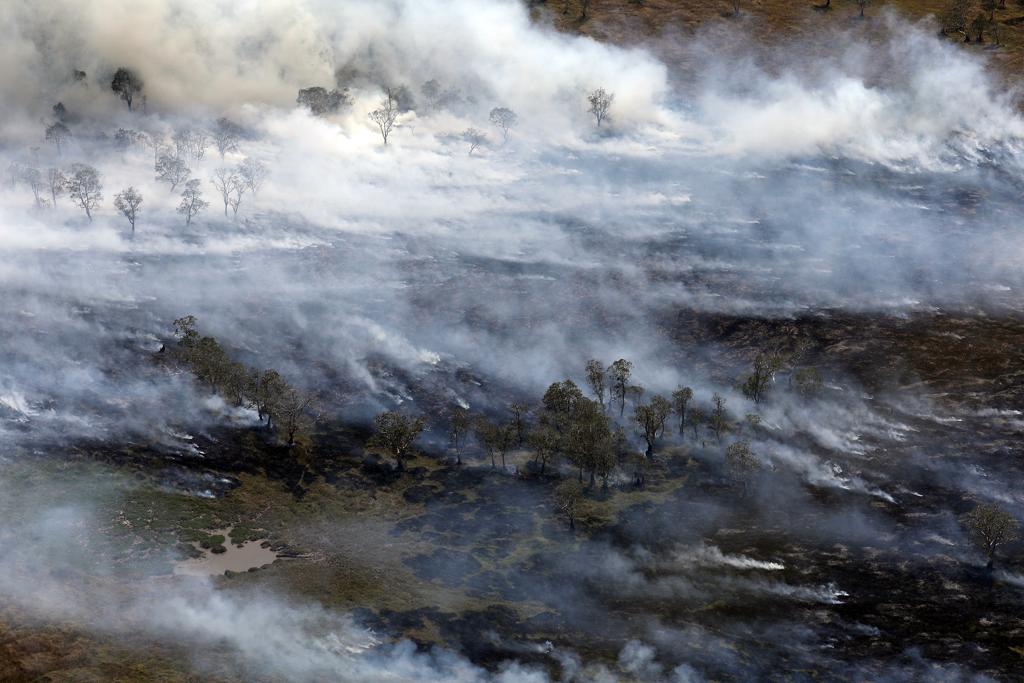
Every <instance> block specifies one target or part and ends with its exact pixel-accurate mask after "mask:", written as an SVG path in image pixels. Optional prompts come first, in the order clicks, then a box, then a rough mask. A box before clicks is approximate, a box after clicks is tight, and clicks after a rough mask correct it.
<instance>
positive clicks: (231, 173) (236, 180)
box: [210, 168, 242, 218]
mask: <svg viewBox="0 0 1024 683" xmlns="http://www.w3.org/2000/svg"><path fill="white" fill-rule="evenodd" d="M210 182H211V183H213V186H214V187H215V188H217V192H219V193H220V196H221V199H222V200H223V201H224V218H227V217H228V206H230V205H231V200H232V198H233V197H234V195H235V189H236V188H237V187H238V186H240V185H241V184H242V179H241V178H240V177H239V175H238V171H237V170H236V169H233V168H218V169H217V170H216V171H214V172H213V178H211V179H210ZM239 201H241V196H239ZM236 213H237V209H236Z"/></svg>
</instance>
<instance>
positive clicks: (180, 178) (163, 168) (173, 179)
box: [156, 154, 192, 193]
mask: <svg viewBox="0 0 1024 683" xmlns="http://www.w3.org/2000/svg"><path fill="white" fill-rule="evenodd" d="M191 175H192V170H191V169H190V168H189V167H188V164H186V163H185V160H184V159H179V158H178V157H175V156H171V155H170V154H164V155H162V156H161V157H160V158H159V159H157V161H156V179H157V180H159V181H160V182H162V183H167V184H168V185H170V186H171V192H172V193H173V192H174V191H175V190H176V189H178V185H181V184H182V183H185V182H186V181H188V179H189V177H190V176H191Z"/></svg>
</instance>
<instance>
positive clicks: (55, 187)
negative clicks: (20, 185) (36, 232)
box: [46, 168, 68, 207]
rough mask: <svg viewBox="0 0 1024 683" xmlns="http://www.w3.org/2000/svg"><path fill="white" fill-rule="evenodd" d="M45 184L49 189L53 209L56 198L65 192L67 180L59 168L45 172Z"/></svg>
mask: <svg viewBox="0 0 1024 683" xmlns="http://www.w3.org/2000/svg"><path fill="white" fill-rule="evenodd" d="M46 183H47V185H48V186H49V188H50V200H51V202H52V205H53V206H54V207H56V206H57V197H58V196H59V195H62V194H64V192H65V190H67V186H68V179H67V177H66V176H65V175H64V172H63V171H62V170H60V169H59V168H50V169H47V171H46Z"/></svg>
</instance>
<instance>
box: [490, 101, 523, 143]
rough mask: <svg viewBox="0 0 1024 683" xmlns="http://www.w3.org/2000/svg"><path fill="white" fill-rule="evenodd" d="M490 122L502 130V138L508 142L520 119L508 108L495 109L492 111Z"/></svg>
mask: <svg viewBox="0 0 1024 683" xmlns="http://www.w3.org/2000/svg"><path fill="white" fill-rule="evenodd" d="M490 121H491V123H492V124H494V125H495V126H497V127H498V128H499V129H501V138H502V140H503V141H505V142H507V141H508V135H509V132H510V131H511V130H512V129H513V128H515V127H516V126H517V125H519V117H518V116H517V115H516V113H515V112H514V111H512V110H511V109H508V108H507V107H495V108H494V109H492V110H491V115H490Z"/></svg>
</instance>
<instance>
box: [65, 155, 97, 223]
mask: <svg viewBox="0 0 1024 683" xmlns="http://www.w3.org/2000/svg"><path fill="white" fill-rule="evenodd" d="M102 190H103V185H102V183H101V182H100V172H99V171H97V170H96V169H95V168H93V167H92V166H89V165H88V164H74V165H73V166H72V167H71V178H70V179H69V181H68V196H69V197H70V198H71V201H73V202H74V203H75V205H76V206H79V207H81V208H82V209H83V210H84V211H85V215H86V216H88V217H89V220H90V221H92V212H93V209H96V208H97V207H98V206H99V205H100V201H102V199H103V195H102V194H101V192H102Z"/></svg>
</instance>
